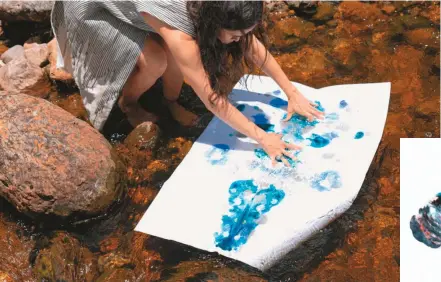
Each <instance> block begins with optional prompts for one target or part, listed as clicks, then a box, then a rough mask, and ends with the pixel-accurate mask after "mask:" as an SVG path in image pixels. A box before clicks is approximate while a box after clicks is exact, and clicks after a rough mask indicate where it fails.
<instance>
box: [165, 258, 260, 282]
mask: <svg viewBox="0 0 441 282" xmlns="http://www.w3.org/2000/svg"><path fill="white" fill-rule="evenodd" d="M172 273H173V274H171V277H170V278H167V279H164V280H162V281H168V282H171V281H247V282H248V281H249V282H263V281H267V280H266V279H264V278H263V277H262V276H261V275H259V274H257V273H252V272H247V271H244V270H242V269H239V268H231V267H226V266H224V265H222V264H220V263H219V262H217V261H215V260H213V259H209V260H206V261H184V262H181V263H179V264H178V265H177V266H175V267H174V268H173V271H172Z"/></svg>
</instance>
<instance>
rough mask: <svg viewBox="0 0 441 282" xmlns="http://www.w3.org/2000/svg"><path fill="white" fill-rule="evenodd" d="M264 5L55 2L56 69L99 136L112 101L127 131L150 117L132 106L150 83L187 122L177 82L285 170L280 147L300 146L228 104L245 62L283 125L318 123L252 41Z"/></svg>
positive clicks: (259, 26) (314, 113)
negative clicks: (273, 87)
mask: <svg viewBox="0 0 441 282" xmlns="http://www.w3.org/2000/svg"><path fill="white" fill-rule="evenodd" d="M263 9H264V3H263V2H260V1H249V2H248V1H206V2H204V1H192V2H185V1H171V2H168V1H155V2H150V1H114V2H113V1H102V2H101V1H93V2H92V1H78V2H76V1H75V2H72V1H66V2H56V3H55V4H54V8H53V10H52V17H51V21H52V26H53V29H54V33H55V36H56V38H57V41H58V44H59V52H58V53H59V54H60V56H59V57H58V61H57V62H58V66H60V67H61V66H64V67H65V68H66V69H67V70H68V71H70V72H71V73H72V74H73V76H74V78H75V81H76V83H77V85H78V87H79V88H80V93H81V95H82V97H83V102H84V105H85V107H86V110H87V111H88V114H89V117H90V120H91V122H92V124H93V125H94V126H95V127H96V128H97V129H98V130H102V128H103V125H104V123H105V121H106V119H107V117H108V115H109V113H110V111H111V109H112V107H113V106H114V105H115V102H118V103H117V105H119V107H120V108H121V110H122V111H123V112H125V113H126V115H127V118H128V120H129V122H130V123H131V124H132V125H133V126H134V127H135V126H136V125H138V124H140V123H141V122H143V121H148V120H150V121H154V120H155V119H156V117H155V116H154V115H153V114H151V113H148V112H146V111H145V110H144V109H143V108H142V107H141V106H140V105H139V104H138V102H137V101H138V98H139V97H140V96H141V94H143V93H144V92H145V91H146V90H148V89H149V88H150V87H151V86H152V85H153V84H154V83H155V81H156V80H157V79H158V78H159V77H162V79H163V85H164V91H163V92H164V98H165V100H166V101H167V104H168V107H169V109H170V112H171V113H172V115H173V117H174V118H175V119H176V120H178V121H179V122H180V123H181V124H184V125H191V124H192V122H194V119H195V115H193V114H191V113H189V112H188V111H186V110H185V109H184V108H183V107H182V106H180V105H179V104H178V103H177V102H176V101H177V98H178V96H179V93H180V90H181V87H182V84H183V81H184V79H185V81H186V83H188V84H189V85H190V86H191V87H192V88H193V90H194V91H195V93H196V94H197V95H198V96H199V98H200V99H201V101H202V102H203V103H204V104H205V106H206V107H207V108H208V110H210V111H211V112H213V114H215V115H216V116H217V117H218V118H220V119H222V120H223V121H224V122H225V123H227V124H228V125H230V126H231V127H232V128H234V129H235V130H237V131H238V132H240V133H242V134H244V135H246V136H248V137H250V138H252V139H254V140H255V141H257V142H258V143H259V144H260V145H261V146H262V147H263V149H264V150H265V151H266V152H267V154H268V155H269V156H270V158H271V159H272V161H273V164H275V161H276V160H282V161H284V163H285V164H286V165H288V162H287V160H286V159H285V158H286V157H288V158H291V157H293V156H292V155H291V154H290V153H289V152H288V150H290V149H299V147H298V146H296V145H294V144H287V143H285V142H284V141H283V140H281V135H280V134H275V133H267V132H265V131H264V130H262V129H261V128H259V127H258V126H256V125H255V124H254V123H253V122H251V121H250V120H248V119H247V118H246V117H245V116H244V115H243V114H242V113H241V112H240V111H239V110H237V109H236V108H235V107H234V106H232V105H231V104H230V103H229V101H228V99H227V95H228V93H229V92H230V91H231V89H232V86H233V85H234V80H235V79H237V78H239V77H240V76H241V75H242V74H243V62H245V64H246V65H248V66H251V67H252V66H254V65H258V66H260V67H261V68H262V70H263V71H264V72H265V73H266V74H267V75H269V76H270V77H272V78H273V79H274V80H275V81H276V82H277V84H278V85H279V86H280V87H281V89H282V90H283V91H284V92H285V93H286V95H287V97H288V107H287V118H286V119H285V120H288V119H290V118H291V116H292V115H293V114H294V113H299V114H301V115H304V116H306V117H307V118H308V119H310V120H312V119H314V118H322V115H323V113H321V112H320V111H318V110H317V109H315V107H314V104H312V103H311V102H309V101H308V100H307V99H306V98H305V97H304V96H303V95H302V94H301V93H300V92H299V91H298V90H297V89H296V88H295V87H294V86H293V85H292V84H291V82H290V81H289V80H288V78H287V77H286V75H285V74H284V73H283V71H282V69H281V68H280V66H279V65H278V64H277V62H276V61H275V60H274V58H273V57H272V56H271V54H269V53H268V52H267V50H266V49H265V47H264V45H263V44H262V43H261V41H260V40H259V39H258V38H261V35H262V33H261V31H262V18H263ZM120 93H121V95H120ZM118 98H119V99H118Z"/></svg>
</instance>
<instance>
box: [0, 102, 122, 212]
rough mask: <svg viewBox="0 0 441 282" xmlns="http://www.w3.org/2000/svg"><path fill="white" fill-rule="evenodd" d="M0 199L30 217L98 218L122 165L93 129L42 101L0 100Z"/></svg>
mask: <svg viewBox="0 0 441 282" xmlns="http://www.w3.org/2000/svg"><path fill="white" fill-rule="evenodd" d="M0 137H1V138H0V195H1V196H3V197H4V198H6V199H7V200H8V201H9V202H11V203H12V204H13V205H14V206H15V207H16V208H17V210H19V211H21V212H24V213H26V214H27V215H29V216H31V217H38V218H42V217H48V216H50V217H53V216H56V217H57V218H59V217H63V218H64V217H71V216H72V217H77V216H78V217H82V216H94V215H97V214H101V213H103V212H104V211H106V210H107V208H108V207H109V206H110V205H111V204H112V203H113V202H115V201H116V200H117V199H118V197H120V195H121V193H122V192H123V186H122V185H121V181H122V180H123V179H122V175H123V171H125V169H124V167H123V165H122V163H121V162H120V161H119V159H118V158H117V157H116V154H115V153H114V152H113V150H112V148H111V145H110V144H109V143H108V142H107V140H106V139H105V138H104V137H103V136H102V135H101V134H100V133H99V132H98V131H97V130H96V129H94V128H93V127H91V126H90V125H88V124H87V123H86V122H84V121H81V120H79V119H76V118H75V117H73V116H72V115H70V114H68V113H67V112H66V111H64V110H62V109H61V108H59V107H57V106H55V105H53V104H51V103H50V102H48V101H46V100H44V99H37V98H35V97H31V96H29V95H22V94H17V95H4V96H0Z"/></svg>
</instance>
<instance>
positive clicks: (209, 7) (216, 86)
mask: <svg viewBox="0 0 441 282" xmlns="http://www.w3.org/2000/svg"><path fill="white" fill-rule="evenodd" d="M187 10H188V13H189V15H190V18H191V19H192V21H193V24H194V26H195V32H196V41H197V43H198V46H199V49H200V54H201V59H202V64H203V65H204V69H205V71H206V73H207V74H208V76H209V79H210V84H211V88H212V89H213V91H214V92H213V93H212V94H211V95H210V99H209V100H210V102H211V103H215V101H216V100H217V99H219V98H222V99H227V97H228V94H229V93H230V92H231V90H232V89H233V87H234V84H235V83H236V82H237V81H238V80H239V79H240V77H241V76H243V75H244V73H245V67H246V68H247V71H249V72H252V71H254V69H255V65H254V64H253V62H251V61H249V60H247V59H246V58H245V54H246V52H248V50H249V48H250V47H251V42H252V41H251V40H252V35H253V34H254V35H255V36H256V37H257V38H258V39H259V40H260V41H261V42H262V43H263V45H264V46H267V40H266V37H265V34H264V26H263V14H264V2H263V1H189V2H188V3H187ZM255 24H256V27H255V28H254V29H253V30H252V31H251V32H249V33H248V34H246V35H245V36H242V37H241V38H240V40H239V41H238V42H232V43H229V44H223V43H222V42H221V41H220V40H219V39H218V37H217V36H218V33H219V31H220V30H221V29H228V30H240V31H244V30H246V29H248V28H250V27H252V26H254V25H255ZM265 59H266V57H265ZM259 67H261V66H259ZM214 94H216V95H214Z"/></svg>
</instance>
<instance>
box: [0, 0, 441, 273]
mask: <svg viewBox="0 0 441 282" xmlns="http://www.w3.org/2000/svg"><path fill="white" fill-rule="evenodd" d="M273 5H274V4H273ZM439 6H440V4H439V2H408V1H406V2H386V1H384V2H370V3H360V2H340V3H336V2H314V3H312V2H310V3H306V4H305V3H301V2H297V3H291V4H290V7H288V6H286V4H284V3H283V2H279V3H276V5H274V6H273V7H272V9H273V11H272V12H271V13H270V15H269V19H268V30H269V32H268V35H269V39H270V42H271V46H270V50H271V52H272V54H273V55H274V57H275V58H276V60H277V61H278V62H279V64H280V65H281V66H282V68H283V70H284V71H285V72H286V74H287V75H288V77H289V79H290V80H292V81H296V82H299V83H302V84H306V85H309V86H311V87H315V88H320V87H324V86H329V85H335V84H349V83H370V82H386V81H390V82H392V93H391V101H390V109H389V114H388V118H387V122H386V126H385V130H384V135H383V139H382V142H381V143H380V146H379V149H378V151H377V155H376V157H375V158H374V161H373V162H372V164H371V167H370V169H369V172H368V173H367V176H366V179H365V181H364V183H363V186H362V188H361V191H360V193H359V195H358V197H357V199H356V200H355V202H354V204H353V206H352V207H351V208H350V209H349V211H348V212H346V213H345V214H344V215H343V216H342V217H341V218H339V219H338V220H336V221H335V222H333V223H331V224H330V225H329V226H328V227H326V228H324V229H323V230H321V231H320V232H319V233H318V234H317V235H315V236H314V237H313V238H311V240H309V241H307V242H305V243H304V244H302V245H301V246H300V247H299V248H298V249H297V250H295V251H293V252H291V253H289V254H288V255H287V256H286V257H285V258H284V259H283V260H282V261H281V262H279V263H278V264H277V265H275V266H274V267H273V268H272V269H270V270H269V271H268V272H267V273H260V272H258V271H256V270H254V269H252V268H250V267H248V266H246V265H244V264H241V263H238V262H234V261H231V260H229V259H227V258H224V257H221V256H218V255H215V254H211V253H206V252H202V251H198V250H195V249H193V248H191V247H187V246H183V245H181V244H178V243H173V242H167V241H165V240H162V239H160V238H154V237H151V236H148V235H145V234H139V233H135V232H133V231H131V230H133V228H134V226H135V225H136V223H137V222H138V221H139V219H140V218H141V216H142V215H143V213H144V211H145V210H146V209H147V206H148V205H149V204H150V203H151V201H152V200H153V199H154V197H155V196H156V194H157V192H158V191H159V189H160V187H161V186H162V184H163V183H164V181H166V180H167V178H168V177H169V176H170V175H171V174H172V172H173V170H174V169H175V168H176V167H177V165H178V164H179V163H180V161H181V160H182V159H183V157H184V156H185V154H186V153H187V152H188V150H189V149H190V147H191V145H192V142H193V141H194V140H195V138H196V137H197V136H198V134H200V133H201V131H202V130H203V127H204V124H201V125H200V126H199V127H197V128H194V129H190V130H188V129H183V128H180V127H178V126H177V125H176V123H174V122H173V121H171V118H170V116H168V115H165V114H164V112H165V111H163V110H164V109H163V108H162V107H161V106H158V105H159V99H160V98H159V97H160V95H159V94H158V92H160V91H158V90H160V86H161V85H160V82H159V83H158V84H157V85H156V86H155V88H153V89H151V90H150V91H149V92H148V93H147V94H146V95H144V97H143V98H142V101H143V102H145V103H146V107H147V108H153V110H154V111H156V112H158V113H159V114H160V115H161V116H162V117H163V118H162V121H161V122H160V126H161V128H162V131H163V133H164V134H163V135H162V137H161V141H160V142H161V144H160V145H161V146H160V149H159V150H158V151H155V152H147V153H146V152H145V151H144V152H139V153H136V152H130V151H129V150H128V149H127V148H126V147H125V146H124V145H123V144H120V143H119V142H115V143H114V146H115V148H116V149H117V151H118V152H119V153H120V155H121V157H122V158H123V159H124V160H125V161H126V162H127V163H129V164H130V165H129V167H128V177H129V180H128V187H129V190H128V194H127V197H126V198H125V199H124V200H122V202H121V203H120V204H119V205H118V206H116V207H115V208H114V209H113V210H111V211H110V212H109V215H108V216H107V217H106V218H104V219H99V220H95V221H93V220H92V221H90V222H85V223H82V224H77V225H75V226H71V227H66V228H65V230H66V231H67V232H62V231H61V230H59V229H56V228H53V227H51V226H50V225H49V224H48V223H45V224H40V225H34V224H32V223H31V222H29V221H27V220H26V219H25V218H23V217H22V216H21V215H19V214H18V213H17V212H15V211H14V209H13V208H12V207H11V206H10V205H9V204H7V203H6V202H5V201H3V200H1V201H0V208H1V210H2V211H3V212H2V213H0V253H1V257H3V258H8V259H6V260H5V259H3V260H0V280H2V281H34V280H44V281H55V280H57V279H58V280H59V281H60V280H64V281H83V280H84V281H95V280H96V279H98V277H99V278H100V279H101V280H100V281H124V280H125V279H126V281H155V280H159V279H161V280H163V281H267V280H271V281H297V280H298V281H354V280H355V281H398V277H399V276H398V274H399V231H398V230H399V228H398V227H399V221H398V217H399V138H401V137H439V136H440V129H439V111H440V105H439V93H440V76H439V75H440V73H439V71H440V57H439V28H440V26H439V12H440V10H439V9H440V7H439ZM183 91H184V95H183V96H182V97H181V98H180V99H181V102H182V104H183V105H185V106H186V107H187V108H189V109H191V110H192V111H193V112H195V113H197V114H200V115H202V114H206V117H207V118H209V117H210V115H209V114H207V112H206V110H205V109H204V107H203V105H202V104H201V103H200V101H199V100H198V99H197V98H195V96H194V95H193V94H191V90H190V89H189V88H188V87H184V90H183ZM63 96H64V95H54V96H52V97H51V101H52V102H54V103H56V104H57V105H60V106H61V107H63V108H66V109H68V110H69V111H70V112H71V113H73V114H74V115H76V116H78V117H80V118H83V119H84V116H85V112H84V109H81V107H78V105H77V102H78V101H77V100H78V98H79V96H78V94H77V95H71V96H69V97H71V98H68V99H70V101H68V100H67V99H66V98H63ZM341 105H342V107H344V106H345V103H344V101H342V104H341ZM372 114H375V108H373V109H372ZM114 118H115V119H116V120H118V118H119V117H118V115H117V114H116V117H114ZM115 124H117V125H118V128H117V129H115V130H117V131H118V133H119V134H120V135H114V136H116V137H118V136H124V134H125V133H127V131H128V130H130V128H128V129H127V126H126V125H127V124H126V123H124V121H123V122H116V123H115ZM117 139H118V138H117ZM170 208H171V209H173V207H170ZM176 212H178V211H176ZM201 212H203V211H201ZM66 265H67V267H65V266H66Z"/></svg>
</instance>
